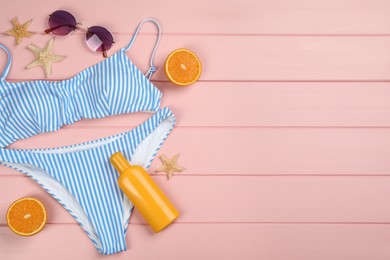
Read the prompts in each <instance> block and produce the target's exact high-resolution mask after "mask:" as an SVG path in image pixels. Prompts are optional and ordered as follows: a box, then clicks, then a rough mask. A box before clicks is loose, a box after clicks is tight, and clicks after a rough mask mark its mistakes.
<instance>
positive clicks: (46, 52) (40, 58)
mask: <svg viewBox="0 0 390 260" xmlns="http://www.w3.org/2000/svg"><path fill="white" fill-rule="evenodd" d="M53 42H54V39H53V38H52V39H50V40H49V41H48V42H47V43H46V46H45V48H43V49H40V48H38V47H36V46H34V45H32V44H30V45H28V46H27V48H28V49H29V50H31V51H32V52H33V53H34V55H35V60H34V61H33V62H31V63H30V64H28V65H27V67H26V68H27V69H31V68H33V67H36V66H42V67H43V70H44V71H45V74H46V77H48V76H50V74H51V64H52V63H53V62H58V61H62V60H63V59H65V56H59V55H55V54H53V53H52V51H53Z"/></svg>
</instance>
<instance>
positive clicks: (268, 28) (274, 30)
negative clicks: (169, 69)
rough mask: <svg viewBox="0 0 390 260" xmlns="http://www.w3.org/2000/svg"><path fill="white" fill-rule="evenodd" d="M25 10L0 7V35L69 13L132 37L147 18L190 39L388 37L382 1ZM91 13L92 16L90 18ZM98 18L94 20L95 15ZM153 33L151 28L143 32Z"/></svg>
mask: <svg viewBox="0 0 390 260" xmlns="http://www.w3.org/2000/svg"><path fill="white" fill-rule="evenodd" d="M40 3H42V4H40V5H39V8H35V7H32V8H33V9H34V12H31V8H26V1H25V0H13V1H12V4H9V5H4V6H3V8H2V10H1V13H2V14H4V15H1V16H0V31H5V30H8V29H9V27H10V25H11V23H10V20H11V18H12V16H18V17H19V19H20V21H21V22H23V21H27V20H28V19H31V18H32V19H33V23H32V24H31V29H32V30H33V31H36V32H42V31H43V28H45V27H46V26H47V19H48V15H49V14H51V13H52V12H54V11H55V10H58V9H65V10H68V11H70V12H71V13H72V14H73V15H74V16H75V17H76V19H77V21H79V22H81V23H83V24H85V25H89V26H92V25H102V26H106V27H107V28H109V29H110V30H111V31H113V32H119V33H129V32H133V30H134V28H135V27H136V25H137V23H138V22H139V21H141V20H142V19H144V18H146V17H150V16H152V17H156V18H158V19H159V20H160V21H161V22H162V26H163V29H164V32H165V33H175V34H177V33H182V34H183V33H185V34H188V33H192V34H325V35H329V34H330V35H333V34H336V35H340V34H341V35H344V34H368V35H375V34H387V35H388V34H389V33H390V26H389V16H390V3H389V1H386V0H377V1H372V0H359V1H356V0H327V1H323V0H311V1H307V0H294V1H285V0H273V1H268V0H242V1H224V0H214V1H207V0H198V1H174V0H168V1H164V2H158V1H153V0H144V1H140V2H139V3H138V2H137V3H134V2H132V3H131V4H130V5H129V2H128V1H126V0H116V1H115V4H109V7H108V6H107V1H104V0H85V1H83V2H82V3H80V2H77V1H67V2H66V3H65V2H64V3H62V2H53V1H41V2H40ZM91 9H93V10H94V12H91ZM97 14H98V15H97ZM144 30H145V32H153V28H145V29H144Z"/></svg>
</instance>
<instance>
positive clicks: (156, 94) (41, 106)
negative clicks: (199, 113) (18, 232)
mask: <svg viewBox="0 0 390 260" xmlns="http://www.w3.org/2000/svg"><path fill="white" fill-rule="evenodd" d="M146 21H152V22H155V21H154V20H151V19H148V20H146ZM144 22H145V21H144ZM141 25H142V23H141V24H140V26H141ZM138 29H139V27H138ZM137 32H138V30H137ZM135 37H136V34H135V35H134V36H133V40H134V39H135ZM133 40H132V41H131V42H130V44H129V46H131V44H132V42H133ZM129 46H128V48H129ZM128 48H124V49H122V50H120V51H118V52H117V53H116V54H114V55H113V56H112V57H110V58H108V59H106V60H104V61H102V62H100V63H98V64H96V65H94V66H93V67H90V68H88V69H86V70H85V71H83V72H81V73H80V74H78V75H77V76H75V77H73V78H71V79H69V80H65V81H60V82H58V83H56V82H46V81H33V82H21V83H2V85H0V86H1V87H2V89H1V91H2V92H1V93H2V96H1V98H2V99H7V98H9V97H10V96H11V97H14V96H16V95H22V96H20V99H18V102H17V103H16V104H18V105H19V104H20V103H21V104H22V107H23V109H21V110H17V112H16V111H15V113H12V111H10V110H9V108H8V107H2V109H5V111H8V114H7V116H9V118H4V116H3V114H1V122H2V125H1V126H2V127H3V126H4V125H6V126H9V128H7V129H6V130H4V128H0V129H1V130H3V132H4V133H6V134H8V135H7V136H6V138H3V134H2V138H1V140H2V145H5V144H7V143H9V142H12V140H14V139H15V138H24V137H27V136H30V135H32V134H34V133H35V131H34V130H40V131H54V130H55V129H57V128H58V127H60V126H61V125H63V124H69V123H73V122H74V121H76V120H78V119H80V118H83V117H88V118H96V117H103V116H106V115H108V114H110V115H111V114H117V113H125V112H134V111H145V110H152V111H156V113H155V114H154V115H152V116H151V117H150V118H149V119H147V120H146V121H145V122H144V123H142V124H141V125H139V126H138V127H136V128H134V129H133V130H131V131H128V132H125V133H121V134H117V135H113V136H110V137H106V138H101V139H98V140H95V141H91V142H85V143H82V144H76V145H71V146H64V147H59V148H50V149H5V148H0V164H1V165H5V166H8V167H11V168H13V169H15V170H17V171H19V172H22V173H24V174H26V175H27V176H29V177H31V178H33V179H34V180H35V181H36V182H37V183H39V184H40V185H41V186H42V187H43V188H44V189H45V190H46V191H47V192H48V193H49V194H50V195H51V196H53V197H54V198H55V199H56V200H57V201H58V202H59V203H60V204H61V205H62V206H63V207H64V208H65V209H67V210H68V212H69V213H70V214H71V215H72V216H73V217H74V218H75V220H76V221H77V222H78V223H79V224H80V226H81V227H82V228H83V229H84V230H85V232H86V233H87V235H88V236H89V238H90V239H91V241H92V242H93V244H94V245H95V247H96V248H97V250H98V251H99V253H101V254H114V253H118V252H121V251H124V250H126V240H125V235H126V230H127V226H128V223H129V218H130V214H131V211H132V208H133V205H132V204H131V202H129V200H128V199H127V197H126V196H125V195H124V194H123V193H122V191H121V190H120V189H119V186H118V185H117V179H118V173H117V171H116V170H115V169H114V167H113V166H112V165H111V164H110V162H109V158H110V156H111V155H112V154H114V153H115V152H118V151H120V152H121V153H123V154H124V156H125V157H127V159H129V160H130V161H131V163H132V164H135V165H140V166H142V167H144V168H145V169H148V168H149V166H150V164H151V162H152V160H153V159H154V157H155V155H156V153H157V151H158V150H159V148H160V147H161V145H162V144H163V142H164V141H165V139H166V138H167V136H168V134H169V133H170V132H171V130H172V128H173V126H174V124H175V117H174V115H173V114H172V112H171V111H170V110H169V108H162V109H158V105H159V104H160V96H161V93H160V91H158V90H157V88H155V87H154V86H153V85H152V84H151V83H150V81H149V80H148V79H147V78H146V77H144V76H143V75H142V74H141V73H140V71H139V70H138V69H137V68H136V67H135V66H134V65H133V64H132V63H131V62H130V60H129V59H128V58H127V56H126V55H125V51H126V50H127V49H128ZM152 59H153V55H152ZM151 65H152V67H154V66H153V63H151ZM8 70H9V67H8V66H7V69H6V71H5V73H3V75H6V74H7V71H8ZM152 70H153V71H154V70H155V69H152ZM150 71H151V70H150ZM4 82H5V81H4ZM4 87H5V89H4ZM50 91H51V92H50ZM16 93H17V94H16ZM39 95H45V96H44V97H45V98H43V97H40V96H39ZM29 98H30V100H27V99H29ZM6 102H7V103H6V104H10V105H11V103H12V100H10V99H8V100H6ZM80 103H81V104H80ZM1 104H5V103H1ZM16 104H15V105H12V108H13V109H17V108H18V107H17V106H16ZM26 109H32V111H31V113H29V111H27V110H26ZM48 110H49V111H48ZM45 113H46V114H45ZM30 117H31V118H30ZM18 120H19V122H18ZM20 120H27V121H26V127H24V128H23V124H20V123H24V122H25V121H20ZM17 123H19V124H17ZM47 124H48V125H47ZM19 126H20V127H22V128H21V129H17V127H19ZM14 130H19V131H17V132H16V135H14V136H13V135H12V133H13V131H14Z"/></svg>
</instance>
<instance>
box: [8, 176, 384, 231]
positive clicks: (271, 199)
mask: <svg viewBox="0 0 390 260" xmlns="http://www.w3.org/2000/svg"><path fill="white" fill-rule="evenodd" d="M154 180H155V181H156V183H157V185H159V187H161V189H162V190H163V191H164V192H165V193H166V194H167V196H168V197H169V198H171V200H172V202H173V203H174V205H176V207H177V208H178V210H179V211H180V212H181V216H180V218H179V219H178V220H177V222H178V223H193V222H195V223H199V222H200V223H203V222H206V223H230V222H235V223H253V222H261V223H267V222H274V223H284V222H285V223H306V222H307V223H389V224H390V208H389V207H386V205H388V204H389V203H390V199H389V198H390V178H389V177H375V178H373V177H328V176H327V177H304V176H301V177H286V176H283V177H280V176H279V177H278V176H276V177H270V176H268V177H261V176H244V177H241V176H231V177H226V176H225V177H220V176H203V177H202V176H187V177H185V176H182V177H181V176H176V177H174V178H172V179H171V180H169V181H167V179H166V177H165V176H154ZM0 191H1V192H0V197H2V198H3V197H5V196H6V197H7V200H1V201H0V212H6V210H7V208H8V205H9V204H10V203H11V202H12V201H13V200H14V199H15V200H16V199H17V198H20V197H24V196H33V197H37V198H39V199H41V200H42V201H43V202H44V203H45V204H47V205H48V215H49V218H48V221H49V223H75V221H74V220H73V219H72V217H71V216H70V215H69V214H68V213H67V212H66V211H65V210H64V209H62V208H61V206H60V205H59V204H58V203H57V202H56V201H55V200H54V199H52V198H51V197H50V195H48V194H47V193H46V192H45V191H44V190H43V189H42V188H41V187H40V186H39V185H38V184H36V183H34V184H33V180H31V179H29V178H25V177H4V176H3V177H2V181H1V182H0ZM330 191H331V192H330ZM131 222H132V223H139V222H142V223H143V222H144V221H143V219H142V217H141V216H140V215H139V214H138V212H137V211H136V214H135V216H133V217H132V218H131ZM0 224H5V219H4V215H0Z"/></svg>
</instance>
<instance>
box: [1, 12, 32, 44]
mask: <svg viewBox="0 0 390 260" xmlns="http://www.w3.org/2000/svg"><path fill="white" fill-rule="evenodd" d="M31 22H32V20H30V21H28V22H25V23H24V24H20V23H19V21H18V18H17V17H14V18H13V19H12V25H13V26H14V28H12V30H9V31H6V32H5V33H6V34H8V35H12V36H15V38H16V45H19V44H20V43H21V42H22V40H23V38H24V37H31V36H32V35H33V33H32V32H29V31H27V29H28V27H29V26H30V24H31Z"/></svg>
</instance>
